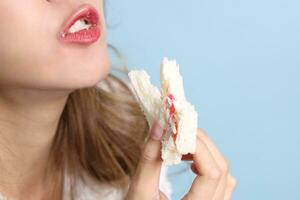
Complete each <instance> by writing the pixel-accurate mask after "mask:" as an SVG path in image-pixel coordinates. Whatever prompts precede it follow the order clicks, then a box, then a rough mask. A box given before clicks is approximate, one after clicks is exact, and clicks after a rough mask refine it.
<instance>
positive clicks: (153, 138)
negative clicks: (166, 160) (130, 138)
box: [134, 121, 164, 195]
mask: <svg viewBox="0 0 300 200" xmlns="http://www.w3.org/2000/svg"><path fill="white" fill-rule="evenodd" d="M163 132H164V130H163V129H162V128H161V127H160V125H159V123H158V122H157V121H156V122H154V123H153V125H152V127H151V129H150V135H149V138H148V139H147V141H146V143H145V145H144V147H143V150H142V154H141V157H140V160H139V164H138V166H137V170H136V174H135V177H134V187H136V189H138V188H139V189H141V190H138V191H143V192H144V193H145V192H147V193H148V192H149V193H148V195H152V194H156V193H158V191H159V178H160V171H161V165H162V159H161V139H162V136H163Z"/></svg>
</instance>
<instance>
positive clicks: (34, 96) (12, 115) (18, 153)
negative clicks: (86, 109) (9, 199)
mask: <svg viewBox="0 0 300 200" xmlns="http://www.w3.org/2000/svg"><path fill="white" fill-rule="evenodd" d="M68 95H69V92H67V91H51V92H50V91H49V90H48V91H43V90H29V89H26V90H25V89H22V90H21V89H11V88H10V89H7V88H5V89H2V88H0V110H1V112H0V193H3V194H6V195H10V196H13V197H17V198H18V197H20V196H24V195H25V194H33V193H34V192H33V190H36V191H37V190H40V188H42V187H41V186H42V185H43V178H42V177H45V170H46V165H47V160H48V156H49V150H50V147H51V144H52V140H53V138H54V136H55V133H56V129H57V125H58V122H59V119H60V116H61V114H62V111H63V109H64V107H65V103H66V101H67V98H68Z"/></svg>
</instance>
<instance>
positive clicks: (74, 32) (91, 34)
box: [59, 4, 101, 44]
mask: <svg viewBox="0 0 300 200" xmlns="http://www.w3.org/2000/svg"><path fill="white" fill-rule="evenodd" d="M100 35H101V32H100V27H99V14H98V12H97V10H96V9H95V8H94V7H92V6H91V5H89V4H84V5H81V6H80V7H79V8H78V9H77V10H76V11H75V12H74V13H73V14H72V15H71V16H70V17H69V18H68V19H67V20H66V21H65V23H64V24H63V28H62V29H61V30H60V31H59V40H60V41H62V42H67V43H79V44H91V43H94V42H96V41H97V40H98V39H99V37H100Z"/></svg>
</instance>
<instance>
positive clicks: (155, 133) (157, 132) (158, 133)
mask: <svg viewBox="0 0 300 200" xmlns="http://www.w3.org/2000/svg"><path fill="white" fill-rule="evenodd" d="M163 132H164V131H163V129H162V128H161V127H160V125H159V123H157V122H154V123H153V125H152V130H151V135H150V136H151V138H152V139H154V140H161V139H162V136H163Z"/></svg>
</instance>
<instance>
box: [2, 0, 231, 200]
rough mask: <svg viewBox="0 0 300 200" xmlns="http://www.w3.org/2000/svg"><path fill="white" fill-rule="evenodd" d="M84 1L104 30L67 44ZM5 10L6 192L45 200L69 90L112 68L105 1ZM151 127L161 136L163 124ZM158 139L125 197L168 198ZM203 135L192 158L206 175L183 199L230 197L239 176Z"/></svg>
mask: <svg viewBox="0 0 300 200" xmlns="http://www.w3.org/2000/svg"><path fill="white" fill-rule="evenodd" d="M82 3H89V4H91V5H93V6H94V7H95V8H96V9H97V10H98V12H99V15H100V23H101V26H100V29H101V32H102V35H101V37H100V38H99V40H98V41H97V42H95V43H93V44H92V45H89V46H84V45H78V44H63V43H61V42H60V41H58V40H57V33H58V31H59V30H60V28H61V26H62V24H63V23H64V21H65V20H66V19H67V18H68V17H69V16H70V15H71V14H72V13H73V12H74V10H75V9H77V8H78V7H79V6H80V5H81V4H82ZM0 9H1V12H0V24H1V32H0V71H1V73H0V110H1V112H0V193H2V194H5V196H7V197H9V199H32V200H35V199H41V196H42V195H43V192H44V191H45V188H44V187H45V185H46V183H45V180H44V179H43V178H41V177H44V175H45V168H46V162H47V158H48V155H49V149H50V145H51V142H52V141H53V137H54V135H55V131H56V128H57V125H58V121H59V118H60V116H61V113H62V111H63V108H64V106H65V103H66V101H67V98H68V96H69V94H70V93H71V92H72V91H74V90H76V89H80V88H85V87H91V86H94V85H95V84H97V83H98V82H99V81H101V80H102V79H104V78H105V77H106V76H107V74H108V72H109V57H108V50H107V41H106V28H105V20H104V12H103V0H81V1H79V0H78V1H75V0H74V1H71V0H69V1H66V0H26V1H19V0H1V1H0ZM151 130H152V131H151V133H156V134H157V133H158V131H157V130H158V128H157V127H156V128H152V129H151ZM155 130H156V131H155ZM153 138H154V139H153ZM153 138H150V139H149V140H148V142H147V143H146V145H145V147H144V153H143V155H142V157H141V161H140V163H139V167H138V170H137V172H136V176H135V178H134V180H133V181H132V183H131V185H130V190H129V192H128V195H127V200H133V199H142V200H147V199H158V198H159V199H165V196H164V195H163V193H161V192H159V189H158V181H159V172H160V167H161V160H160V159H159V152H160V142H159V140H158V137H153ZM198 140H199V141H198V149H197V153H196V155H194V156H193V157H187V158H186V159H188V160H194V163H195V165H194V168H192V170H193V171H194V172H197V173H199V177H200V178H198V179H196V180H195V182H194V183H193V185H192V186H191V191H190V192H189V193H188V194H189V195H187V196H186V197H185V198H186V199H203V200H211V199H213V198H214V197H212V196H213V195H215V194H218V195H219V196H220V198H219V197H218V198H217V197H216V198H215V199H222V200H223V199H226V200H228V199H230V195H231V192H232V190H233V188H234V185H235V180H234V178H233V177H231V176H229V175H228V170H223V168H221V166H223V165H224V166H225V168H226V166H227V165H226V164H224V163H223V162H224V160H223V156H222V155H221V154H219V153H218V151H217V149H216V148H215V147H214V145H213V144H212V143H210V142H209V141H210V140H209V139H208V137H204V135H203V134H199V138H198ZM209 144H210V145H209ZM225 163H226V162H225ZM226 169H227V168H226ZM201 176H203V177H204V178H201ZM217 182H218V184H217ZM145 185H148V186H149V187H146V189H147V190H145V187H144V186H145ZM217 185H221V187H220V188H221V189H219V192H216V187H217ZM140 191H143V193H141V192H140ZM140 197H142V198H140ZM157 197H158V198H157Z"/></svg>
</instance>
